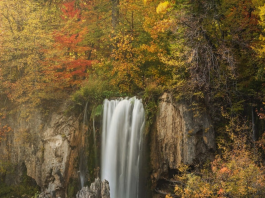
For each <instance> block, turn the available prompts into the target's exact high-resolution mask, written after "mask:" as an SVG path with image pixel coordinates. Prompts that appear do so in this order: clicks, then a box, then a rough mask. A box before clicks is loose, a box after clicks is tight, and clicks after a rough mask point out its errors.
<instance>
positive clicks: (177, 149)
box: [151, 93, 215, 181]
mask: <svg viewBox="0 0 265 198" xmlns="http://www.w3.org/2000/svg"><path fill="white" fill-rule="evenodd" d="M214 137H215V136H214V130H213V126H212V124H211V120H210V117H209V116H208V115H207V113H205V112H199V114H198V115H196V114H195V113H194V111H192V110H190V107H189V105H188V104H187V103H185V102H182V103H174V102H172V98H171V96H170V94H167V93H165V94H164V95H163V96H162V97H161V101H160V103H159V110H158V114H157V118H156V125H155V130H154V131H153V132H152V140H151V141H152V143H151V145H152V146H151V147H152V148H151V164H152V167H153V174H152V179H153V181H157V180H158V179H159V178H160V177H161V176H166V175H167V174H168V173H169V170H170V169H177V168H178V166H179V165H180V164H181V163H184V164H188V165H192V164H193V163H195V162H201V161H205V160H206V159H207V158H208V157H209V156H211V153H212V151H214V150H215V141H214Z"/></svg>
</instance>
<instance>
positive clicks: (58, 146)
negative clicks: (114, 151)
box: [0, 93, 215, 198]
mask: <svg viewBox="0 0 265 198" xmlns="http://www.w3.org/2000/svg"><path fill="white" fill-rule="evenodd" d="M65 109H66V105H64V107H62V108H60V109H57V110H55V111H54V112H53V113H51V114H50V115H49V116H46V117H44V116H43V115H42V114H41V113H39V112H35V113H34V115H31V119H30V120H28V121H26V120H25V119H21V116H20V115H19V113H17V114H16V115H14V116H12V117H10V118H9V119H8V124H9V126H10V127H11V128H12V129H13V131H12V132H10V133H9V134H8V136H7V138H6V139H5V140H3V141H2V142H1V143H0V160H8V161H10V162H11V163H12V164H13V165H15V167H14V168H15V169H14V170H15V171H13V173H9V174H7V175H6V177H5V180H6V183H8V184H18V183H19V182H20V181H19V180H20V176H21V174H22V173H21V167H24V166H26V169H27V174H28V176H30V177H32V178H33V179H34V180H35V181H36V183H37V184H38V185H39V186H40V187H41V190H42V192H43V193H42V194H43V195H44V196H45V197H61V198H64V197H67V191H68V190H69V184H70V183H71V181H73V180H78V178H79V158H80V156H78V155H79V153H80V150H82V149H81V148H83V147H84V146H86V147H87V148H88V145H85V136H84V133H83V132H82V124H80V121H79V120H78V119H77V118H76V117H75V116H65V114H64V112H65ZM99 123H100V122H99ZM99 123H98V124H99ZM86 138H88V137H86ZM90 138H91V137H90ZM86 144H87V143H86ZM150 147H151V148H150V151H151V153H150V154H151V158H150V160H151V169H152V174H151V179H152V182H153V184H154V185H156V184H157V183H158V181H159V180H160V179H162V178H164V177H166V178H169V177H170V174H172V173H171V171H172V170H173V171H174V170H176V169H177V168H178V166H179V165H180V164H182V163H184V164H189V165H193V164H195V163H197V162H203V161H205V160H206V159H208V158H209V157H211V156H212V154H213V151H214V150H215V141H214V130H213V127H212V124H211V120H210V118H209V116H208V115H207V113H205V112H200V113H199V114H198V115H197V114H195V113H194V112H193V111H192V110H190V106H189V105H188V104H187V103H185V102H179V103H176V102H173V101H172V98H171V96H170V95H169V94H166V93H165V94H164V95H163V96H162V97H161V100H160V103H159V111H158V112H157V117H156V122H155V126H154V128H153V129H152V131H151V144H150ZM89 152H90V151H89ZM91 153H93V152H92V151H91V152H90V154H91ZM90 154H89V155H90ZM146 158H147V157H146ZM89 160H90V158H89V159H88V161H89ZM89 163H91V162H89ZM89 163H88V164H89ZM147 172H149V170H147ZM71 185H72V184H71ZM75 185H78V184H75ZM103 187H104V185H103ZM75 190H76V189H75ZM87 190H88V188H87ZM90 191H91V190H89V192H90ZM73 196H75V195H74V194H72V195H71V197H73Z"/></svg>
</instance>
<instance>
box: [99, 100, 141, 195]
mask: <svg viewBox="0 0 265 198" xmlns="http://www.w3.org/2000/svg"><path fill="white" fill-rule="evenodd" d="M144 123H145V118H144V108H143V104H142V102H141V100H138V99H136V97H133V98H131V99H124V100H111V101H109V100H105V101H104V113H103V129H102V154H101V155H102V159H101V179H106V180H108V181H109V184H110V195H111V198H137V197H139V179H140V175H139V174H140V167H139V164H140V153H141V147H142V132H143V129H144Z"/></svg>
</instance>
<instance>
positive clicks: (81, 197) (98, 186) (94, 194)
mask: <svg viewBox="0 0 265 198" xmlns="http://www.w3.org/2000/svg"><path fill="white" fill-rule="evenodd" d="M76 198H110V187H109V182H108V181H107V180H104V181H102V182H101V181H100V179H99V178H96V179H95V182H93V183H92V184H91V186H90V188H89V187H87V186H86V187H83V188H82V189H81V190H80V191H79V192H78V193H77V195H76Z"/></svg>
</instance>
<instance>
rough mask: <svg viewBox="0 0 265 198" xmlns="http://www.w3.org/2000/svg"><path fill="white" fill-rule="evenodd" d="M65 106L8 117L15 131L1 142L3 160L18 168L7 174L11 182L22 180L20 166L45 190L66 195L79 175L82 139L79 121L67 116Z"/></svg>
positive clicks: (53, 193) (1, 157)
mask: <svg viewBox="0 0 265 198" xmlns="http://www.w3.org/2000/svg"><path fill="white" fill-rule="evenodd" d="M64 113H65V108H64V107H62V108H60V109H58V110H56V111H55V112H52V113H51V114H50V115H49V116H46V117H45V116H43V115H42V114H41V113H40V112H34V113H33V114H32V115H31V116H30V119H29V120H26V119H22V118H21V115H20V111H18V113H17V114H15V115H13V116H12V117H10V118H9V119H8V124H9V126H10V127H11V128H12V132H10V133H9V134H8V136H7V137H6V139H5V140H3V141H2V142H1V144H0V160H9V161H10V162H11V163H12V164H13V165H14V166H15V167H14V169H15V171H14V172H13V173H10V174H8V175H6V178H5V182H6V183H7V184H18V183H19V182H20V181H19V180H20V177H19V176H20V175H21V173H20V172H21V171H20V167H21V166H22V165H23V164H25V165H26V169H27V174H28V176H30V177H31V178H33V179H34V180H35V181H36V183H37V184H38V186H40V187H41V190H42V191H43V192H45V194H50V195H51V196H53V197H61V198H63V197H65V192H66V191H67V189H66V188H67V185H68V183H69V179H70V178H75V179H78V167H77V163H78V160H77V158H78V152H79V147H80V145H81V142H82V134H81V131H80V127H79V121H78V120H77V118H75V117H74V116H65V115H64Z"/></svg>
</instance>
